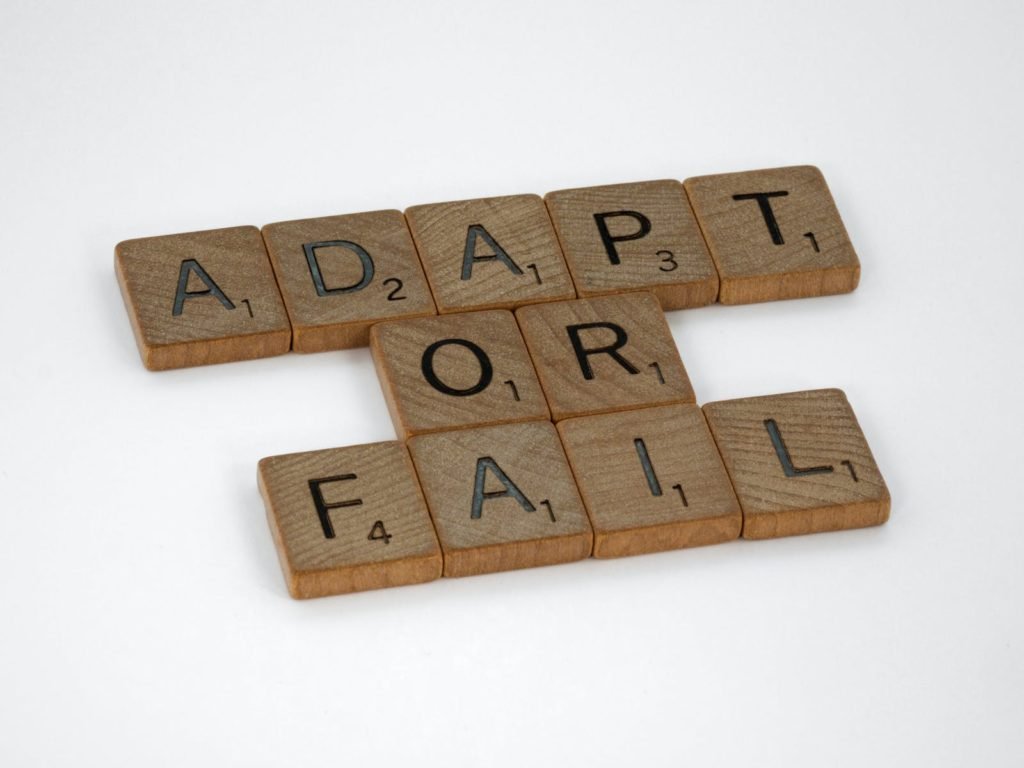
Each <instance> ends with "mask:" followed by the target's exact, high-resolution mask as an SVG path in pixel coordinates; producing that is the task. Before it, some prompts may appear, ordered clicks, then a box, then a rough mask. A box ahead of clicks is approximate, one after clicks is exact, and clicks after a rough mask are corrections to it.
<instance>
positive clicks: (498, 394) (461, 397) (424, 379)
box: [370, 310, 549, 438]
mask: <svg viewBox="0 0 1024 768" xmlns="http://www.w3.org/2000/svg"><path fill="white" fill-rule="evenodd" d="M370 349H371V351H372V352H373V361H374V364H375V365H376V367H377V375H378V376H379V377H380V383H381V386H382V387H383V389H384V399H385V401H386V402H387V404H388V410H389V411H390V412H391V418H392V420H393V421H394V423H395V431H396V432H397V433H398V434H399V436H400V437H402V438H406V437H409V436H410V435H415V434H420V433H423V432H437V431H440V430H447V429H456V428H461V427H470V426H482V425H485V424H504V423H508V422H514V421H527V420H529V419H546V418H548V415H549V414H548V407H547V403H546V402H545V400H544V394H543V392H542V390H541V388H540V383H539V382H538V381H537V375H536V373H535V372H534V370H533V364H532V363H531V362H530V355H529V353H528V352H527V351H526V345H525V344H524V343H523V337H522V335H521V334H520V333H519V327H518V326H517V325H516V321H515V318H514V317H513V316H512V313H511V312H509V311H508V310H490V311H486V312H467V313H464V314H459V315H443V316H441V317H427V318H421V319H418V320H395V321H391V322H386V323H380V324H378V325H375V326H373V328H372V329H371V331H370Z"/></svg>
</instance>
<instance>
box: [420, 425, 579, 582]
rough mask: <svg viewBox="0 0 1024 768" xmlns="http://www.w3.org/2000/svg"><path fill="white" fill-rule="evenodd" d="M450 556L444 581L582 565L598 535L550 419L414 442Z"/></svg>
mask: <svg viewBox="0 0 1024 768" xmlns="http://www.w3.org/2000/svg"><path fill="white" fill-rule="evenodd" d="M409 450H410V452H411V453H412V457H413V462H414V463H415V464H416V470H417V472H418V473H419V477H420V482H421V483H422V484H423V492H424V494H425V495H426V497H427V505H428V506H429V508H430V514H431V516H432V517H433V520H434V524H435V526H436V527H437V533H438V538H439V539H440V541H441V549H442V550H443V551H444V575H445V576H469V575H473V574H479V573H492V572H494V571H507V570H512V569H516V568H532V567H534V566H540V565H552V564H554V563H565V562H569V561H572V560H581V559H583V558H586V557H588V556H589V555H590V549H591V545H592V541H593V539H592V533H591V528H590V523H589V522H588V520H587V513H586V510H585V509H584V507H583V502H582V501H581V500H580V495H579V491H578V490H577V488H576V483H575V481H574V480H573V476H572V472H571V471H570V469H569V465H568V463H567V462H566V459H565V453H564V452H563V451H562V445H561V443H560V442H559V440H558V434H557V433H556V432H555V428H554V426H553V425H552V424H551V422H549V421H533V422H527V423H523V424H506V425H501V426H497V427H481V428H478V429H464V430H457V431H455V432H440V433H435V434H431V435H421V436H418V437H414V438H412V439H411V440H410V441H409Z"/></svg>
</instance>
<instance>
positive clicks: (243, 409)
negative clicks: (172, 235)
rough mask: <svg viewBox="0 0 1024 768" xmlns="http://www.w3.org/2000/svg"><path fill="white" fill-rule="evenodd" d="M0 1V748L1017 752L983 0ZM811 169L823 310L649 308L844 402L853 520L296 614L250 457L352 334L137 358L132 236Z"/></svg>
mask: <svg viewBox="0 0 1024 768" xmlns="http://www.w3.org/2000/svg"><path fill="white" fill-rule="evenodd" d="M384 5H385V4H378V3H365V4H364V5H363V6H362V7H355V6H348V7H346V6H344V5H343V4H341V3H335V2H324V3H320V4H316V5H307V4H300V3H294V4H279V5H273V4H267V3H254V2H249V3H242V2H238V3H235V4H231V5H229V4H220V5H217V6H214V4H212V3H182V2H176V3H169V4H167V7H166V8H160V7H158V6H152V7H144V6H143V5H142V4H138V3H126V4H123V5H122V4H114V3H90V4H72V3H64V4H61V3H38V2H15V1H14V0H4V2H3V4H2V5H0V210H2V221H3V226H2V229H0V243H2V249H3V266H4V271H3V280H4V290H3V299H2V302H0V312H2V319H3V325H4V327H5V328H7V337H6V342H5V346H6V354H5V356H4V363H3V365H2V366H0V395H2V397H0V436H2V437H0V501H2V507H0V509H2V513H0V514H2V517H0V616H2V617H3V618H2V622H3V623H2V629H0V764H2V765H3V766H35V765H46V766H57V765H69V766H70V765H74V766H82V765H102V766H139V765H154V766H163V765H217V766H223V765H246V766H254V765H296V766H328V765H330V766H337V765H365V764H368V763H370V762H376V763H382V764H389V765H397V764H408V765H417V766H428V765H444V766H451V765H488V764H493V765H510V766H511V765H514V766H523V765H536V764H561V765H573V766H576V765H590V766H601V765H608V766H621V765H638V766H661V765H664V766H678V765H681V764H687V765H703V766H717V765H744V766H749V765H757V766H774V765H779V766H787V767H788V768H796V767H797V766H814V767H815V768H819V767H820V766H824V765H828V766H865V765H928V766H940V765H941V766H946V765H950V766H952V765H984V766H1011V765H1020V764H1021V763H1022V761H1024V736H1022V727H1021V726H1022V723H1024V653H1022V651H1024V626H1022V617H1021V595H1020V590H1021V588H1022V587H1024V557H1022V556H1021V554H1020V551H1019V550H1020V547H1021V542H1022V534H1024V522H1022V520H1024V504H1022V503H1021V493H1020V485H1019V478H1020V476H1021V466H1022V463H1021V458H1020V456H1021V446H1022V437H1021V428H1022V425H1024V411H1022V407H1021V403H1022V396H1021V385H1022V384H1024V377H1022V375H1021V355H1022V348H1024V347H1022V342H1024V334H1022V330H1021V325H1022V321H1024V312H1022V309H1021V291H1022V288H1024V268H1022V258H1024V253H1022V250H1024V249H1022V247H1021V243H1022V242H1024V232H1022V227H1021V220H1022V209H1021V205H1022V202H1024V196H1022V195H1021V192H1020V190H1021V188H1022V185H1024V181H1022V178H1021V177H1022V174H1024V162H1022V160H1024V152H1022V149H1021V136H1022V131H1024V120H1022V100H1021V81H1022V76H1024V52H1022V47H1021V44H1020V40H1021V33H1022V31H1024V23H1022V22H1024V12H1022V9H1021V6H1020V5H1019V4H1016V3H1011V2H1007V3H1002V4H999V3H979V2H970V3H966V2H965V3H958V4H952V3H919V4H916V5H906V6H899V5H897V4H895V3H889V2H884V3H879V2H875V3H863V2H859V3H853V4H848V7H846V8H840V7H838V6H836V7H833V8H829V9H828V10H824V9H822V8H820V7H819V4H815V3H802V4H784V3H770V4H769V3H765V4H760V3H758V4H751V5H731V4H722V3H713V2H703V3H695V4H691V5H688V6H684V5H683V4H680V3H670V2H663V3H621V2H620V3H589V2H588V3H584V2H578V3H573V4H567V5H558V6H556V5H555V4H553V3H547V2H522V1H521V0H517V2H515V3H514V4H506V5H505V6H504V7H502V6H497V5H495V6H493V7H491V6H488V5H487V4H484V3H462V4H454V3H440V2H425V3H417V4H412V3H410V4H409V5H408V6H406V7H398V6H389V7H384ZM796 163H815V164H818V165H820V166H821V167H822V168H823V170H824V172H825V175H826V178H827V179H828V181H829V183H830V184H831V187H832V190H833V193H834V195H835V197H836V199H837V201H838V204H839V208H840V211H841V212H842V214H843V216H844V218H845V221H846V224H847V227H848V229H849V231H850V233H851V236H852V238H853V241H854V245H855V246H856V248H857V249H858V251H859V254H860V257H861V261H862V265H863V279H862V281H861V285H860V288H859V289H858V290H857V292H856V293H854V294H853V295H850V296H841V297H835V298H826V299H814V300H805V301H791V302H784V303H778V304H772V305H758V306H749V307H742V308H727V307H711V308H708V309H701V310H696V311H689V312H677V313H672V314H671V315H670V323H671V325H672V329H673V331H674V333H675V335H676V339H677V341H678V343H679V345H680V349H681V351H682V355H683V359H684V361H685V362H686V365H687V367H688V368H689V371H690V374H691V376H692V379H693V382H694V385H695V387H696V389H697V392H698V397H699V399H700V401H701V402H707V401H710V400H715V399H722V398H729V397H738V396H744V395H754V394H763V393H772V392H780V391H788V390H793V389H805V388H813V387H823V386H839V387H842V388H844V389H845V390H846V391H847V393H848V395H849V397H850V399H851V401H852V403H853V405H854V408H855V409H856V411H857V414H858V415H859V417H860V419H861V422H862V424H863V426H864V429H865V431H866V433H867V436H868V439H869V441H870V443H871V446H872V448H873V449H874V452H875V456H876V457H877V459H878V463H879V465H880V466H881V468H882V471H883V473H884V474H885V477H886V479H887V481H888V483H889V487H890V489H891V492H892V496H893V512H892V519H891V521H890V523H889V524H888V525H886V526H884V527H882V528H879V529H873V530H865V531H858V532H849V533H838V534H829V535H819V536H810V537H803V538H796V539H788V540H779V541H774V542H737V543H733V544H728V545H722V546H717V547H710V548H705V549H697V550H690V551H680V552H673V553H667V554H662V555H653V556H646V557H636V558H629V559H623V560H618V561H605V562H597V561H588V562H583V563H578V564H574V565H567V566H559V567H553V568H545V569H539V570H533V571H525V572H519V573H512V574H503V575H495V576H486V577H479V578H469V579H463V580H450V581H438V582H435V583H433V584H430V585H426V586H421V587H411V588H403V589H395V590H390V591H379V592H373V593H367V594H362V595H354V596H347V597H340V598H331V599H323V600H315V601H308V602H302V603H299V602H295V601H292V600H291V599H290V598H288V597H287V594H286V592H285V589H284V583H283V580H282V578H281V574H280V572H279V569H278V564H277V561H276V558H275V554H274V549H273V545H272V542H271V538H270V534H269V532H268V530H267V526H266V523H265V521H264V517H263V508H262V504H261V502H260V498H259V495H258V493H257V490H256V483H255V469H256V461H257V460H258V459H259V458H260V457H262V456H265V455H271V454H277V453H285V452H290V451H296V450H304V449H315V448H322V447H328V446H334V445H343V444H352V443H362V442H371V441H376V440H381V439H391V438H392V437H393V434H394V433H393V430H392V427H391V424H390V421H389V419H388V416H387V413H386V411H385V408H384V403H383V399H382V397H381V394H380V392H379V390H378V385H377V381H376V377H375V375H374V373H373V370H372V365H371V362H370V356H369V353H368V352H367V351H366V350H357V351H352V352H345V353H330V354H322V355H315V356H305V357H302V356H297V355H290V356H286V357H280V358H276V359H270V360H263V361H257V362H251V363H236V364H228V365H221V366H215V367H210V368H200V369H194V370H186V371H177V372H170V373H163V374H152V373H148V372H146V371H145V370H143V368H142V365H141V363H140V361H139V358H138V355H137V353H136V350H135V345H134V341H133V339H132V336H131V331H130V328H129V324H128V320H127V316H126V314H125V311H124V309H123V307H122V305H121V300H120V297H119V295H118V291H117V287H116V284H115V280H114V273H113V268H112V250H113V246H114V243H115V242H117V241H118V240H122V239H125V238H129V237H138V236H145V235H154V234H162V233H169V232H176V231H185V230H195V229H204V228H212V227H219V226H228V225H235V224H248V223H252V224H263V223H267V222H269V221H278V220H283V219H289V218H299V217H306V216H315V215H326V214H333V213H347V212H355V211H361V210H372V209H377V208H383V207H399V208H402V207H405V206H408V205H411V204H416V203H423V202H433V201H441V200H449V199H457V198H462V197H474V196H482V195H494V194H503V193H517V192H538V193H543V192H546V191H549V190H552V189H559V188H564V187H568V186H580V185H587V184H596V183H610V182H618V181H632V180H640V179H649V178H662V177H676V178H683V177H685V176H689V175H696V174H702V173H713V172H718V171H731V170H742V169H748V168H757V167H770V166H776V165H786V164H796Z"/></svg>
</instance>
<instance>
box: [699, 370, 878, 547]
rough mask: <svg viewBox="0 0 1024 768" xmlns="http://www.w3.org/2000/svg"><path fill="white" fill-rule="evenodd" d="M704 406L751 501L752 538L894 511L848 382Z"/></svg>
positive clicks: (748, 528) (747, 509) (746, 517)
mask: <svg viewBox="0 0 1024 768" xmlns="http://www.w3.org/2000/svg"><path fill="white" fill-rule="evenodd" d="M704 413H705V415H706V416H707V419H708V425H709V426H710V427H711V432H712V434H713V435H714V438H715V442H716V443H717V445H718V449H719V451H720V452H721V454H722V459H723V460H724V461H725V467H726V469H727V470H728V472H729V476H730V477H731V478H732V483H733V487H734V488H735V489H736V495H737V496H738V497H739V500H740V505H741V506H742V507H743V537H744V538H746V539H770V538H775V537H777V536H795V535H797V534H803V533H818V532H821V531H836V530H840V529H843V528H863V527H865V526H869V525H881V524H882V523H884V522H885V521H886V520H888V519H889V506H890V501H889V490H888V489H887V488H886V486H885V481H884V480H883V479H882V475H881V473H880V472H879V471H878V465H877V464H875V459H874V456H872V455H871V449H870V448H868V444H867V440H866V439H865V438H864V433H863V432H861V429H860V425H859V424H858V423H857V417H856V416H854V414H853V409H852V408H850V404H849V402H848V401H847V399H846V395H845V394H843V392H842V391H841V390H838V389H821V390H813V391H809V392H792V393H789V394H784V395H769V396H766V397H747V398H743V399H740V400H724V401H721V402H717V403H708V404H707V405H705V406H704Z"/></svg>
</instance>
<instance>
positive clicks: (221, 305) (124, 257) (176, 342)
mask: <svg viewBox="0 0 1024 768" xmlns="http://www.w3.org/2000/svg"><path fill="white" fill-rule="evenodd" d="M114 270H115V272H116V273H117V281H118V284H119V285H120V286H121V295H122V296H123V297H124V303H125V306H126V307H127V309H128V315H129V317H130V318H131V323H132V329H133V330H134V331H135V341H136V343H137V344H138V345H139V352H140V354H141V355H142V362H143V363H144V364H145V366H146V367H147V368H149V369H150V370H153V371H157V370H164V369H167V368H185V367H187V366H190V365H206V364H210V363H224V362H228V361H231V360H250V359H252V358H256V357H270V356H272V355H281V354H284V353H285V352H287V351H288V349H289V347H290V345H291V338H292V332H291V326H290V325H289V324H288V315H287V313H286V312H285V308H284V304H283V303H282V302H281V294H280V292H279V291H278V289H277V281H276V280H275V279H274V272H273V270H272V269H271V267H270V261H269V259H268V258H267V251H266V249H265V248H264V247H263V238H261V237H260V231H259V230H258V229H256V227H231V228H229V229H212V230H207V231H205V232H188V233H185V234H180V235H164V236H161V237H144V238H141V239H138V240H125V241H124V242H122V243H118V244H117V247H116V248H115V250H114Z"/></svg>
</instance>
